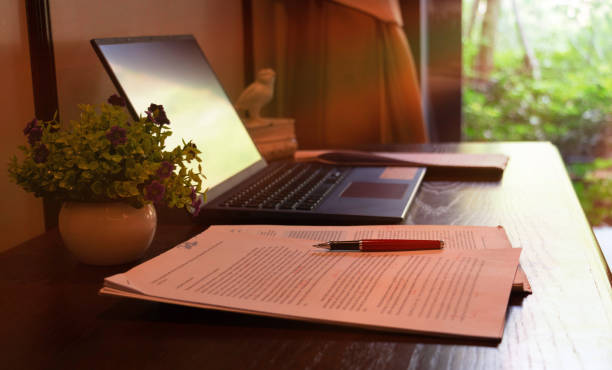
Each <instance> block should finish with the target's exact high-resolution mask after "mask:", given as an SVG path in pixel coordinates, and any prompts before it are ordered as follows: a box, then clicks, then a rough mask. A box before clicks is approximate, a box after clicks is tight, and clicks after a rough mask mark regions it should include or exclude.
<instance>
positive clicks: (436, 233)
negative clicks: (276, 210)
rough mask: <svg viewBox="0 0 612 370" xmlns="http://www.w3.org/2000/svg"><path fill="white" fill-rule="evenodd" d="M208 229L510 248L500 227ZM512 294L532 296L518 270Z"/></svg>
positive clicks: (282, 235)
mask: <svg viewBox="0 0 612 370" xmlns="http://www.w3.org/2000/svg"><path fill="white" fill-rule="evenodd" d="M211 229H214V230H221V231H228V232H233V233H250V234H257V235H261V236H265V237H269V238H275V237H283V238H291V239H311V240H316V241H319V242H327V241H331V240H359V239H424V240H443V241H444V247H445V248H449V249H496V248H512V245H511V244H510V240H509V239H508V236H507V235H506V231H505V230H504V228H503V227H501V226H496V227H492V226H456V225H369V226H368V225H366V226H282V225H215V226H211ZM512 290H513V291H518V292H524V293H531V285H530V284H529V280H527V275H525V272H524V271H523V269H522V268H521V267H520V266H519V267H518V269H517V270H516V276H515V277H514V283H513V285H512Z"/></svg>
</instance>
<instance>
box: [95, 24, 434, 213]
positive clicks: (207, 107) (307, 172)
mask: <svg viewBox="0 0 612 370" xmlns="http://www.w3.org/2000/svg"><path fill="white" fill-rule="evenodd" d="M91 44H92V45H93V48H94V50H95V51H96V54H97V55H98V57H99V58H100V60H101V61H102V63H103V64H104V67H105V68H106V71H107V72H108V74H109V76H110V77H111V79H112V81H113V83H114V84H115V87H116V88H117V90H118V91H119V93H120V94H121V95H122V96H123V97H124V98H125V99H126V101H127V106H128V109H129V110H130V112H131V114H132V115H133V116H134V117H135V118H136V117H138V115H139V114H142V113H143V112H144V111H145V110H146V109H147V107H148V106H149V105H150V104H151V103H155V104H161V105H163V106H164V108H165V110H166V113H167V115H168V118H169V119H170V128H171V130H172V132H173V134H172V136H171V137H169V138H168V139H167V140H166V146H167V147H168V148H174V147H175V146H177V145H180V144H181V140H182V139H185V141H189V140H192V141H193V142H195V143H196V145H197V147H198V148H199V149H200V150H201V151H202V159H203V162H202V170H203V172H204V174H205V176H206V178H207V179H206V181H205V183H204V186H205V187H207V188H208V193H207V202H206V204H205V206H204V208H203V209H202V211H201V212H200V216H199V217H201V218H202V219H203V221H204V222H206V223H220V222H226V223H227V222H250V223H262V222H275V223H311V224H322V223H394V222H399V221H401V220H402V219H403V218H404V217H405V215H406V212H407V210H408V207H409V205H410V203H411V202H412V200H413V198H414V196H415V193H416V192H417V189H418V187H419V185H420V183H421V180H422V178H423V175H424V173H425V169H424V168H397V167H390V168H387V167H348V166H330V165H323V164H315V163H295V162H292V161H279V162H271V163H267V162H266V161H265V160H264V159H263V158H262V156H261V155H260V153H259V152H258V150H257V148H256V146H255V144H254V143H253V141H252V140H251V138H250V136H249V134H248V132H247V130H246V129H245V127H244V125H243V124H242V121H241V120H240V118H239V117H238V114H237V113H236V111H235V110H234V107H233V105H232V103H231V102H230V100H229V99H228V97H227V94H226V93H225V91H224V90H223V87H222V86H221V84H220V83H219V80H218V79H217V77H216V75H215V73H214V72H213V70H212V69H211V67H210V65H209V63H208V61H207V59H206V57H205V56H204V53H203V52H202V50H201V49H200V47H199V46H198V43H197V41H196V40H195V39H194V37H193V36H191V35H181V36H154V37H128V38H108V39H94V40H91ZM298 124H299V123H298Z"/></svg>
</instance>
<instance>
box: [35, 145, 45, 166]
mask: <svg viewBox="0 0 612 370" xmlns="http://www.w3.org/2000/svg"><path fill="white" fill-rule="evenodd" d="M48 156H49V149H47V146H46V145H45V144H42V143H41V144H39V145H38V146H37V147H36V149H34V162H36V163H43V162H46V161H47V157H48Z"/></svg>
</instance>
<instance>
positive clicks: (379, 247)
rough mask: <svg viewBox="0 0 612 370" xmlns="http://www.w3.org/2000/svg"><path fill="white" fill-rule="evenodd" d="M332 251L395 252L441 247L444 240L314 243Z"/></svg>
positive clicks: (377, 240)
mask: <svg viewBox="0 0 612 370" xmlns="http://www.w3.org/2000/svg"><path fill="white" fill-rule="evenodd" d="M313 246H314V247H317V248H324V249H328V250H330V251H361V252H393V251H417V250H426V249H441V248H443V247H444V241H442V240H413V239H411V240H407V239H362V240H338V241H329V242H326V243H320V244H315V245H313Z"/></svg>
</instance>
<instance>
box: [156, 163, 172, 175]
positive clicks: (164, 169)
mask: <svg viewBox="0 0 612 370" xmlns="http://www.w3.org/2000/svg"><path fill="white" fill-rule="evenodd" d="M172 171H174V163H170V162H168V161H163V162H162V163H161V166H159V168H158V169H157V177H159V178H160V179H165V178H166V177H170V175H172Z"/></svg>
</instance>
